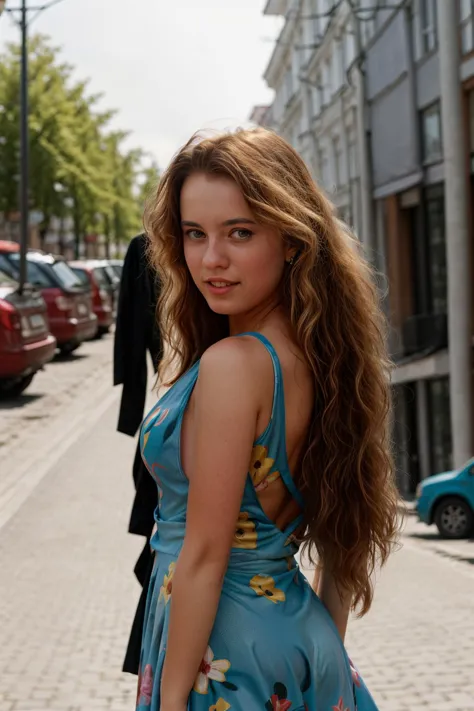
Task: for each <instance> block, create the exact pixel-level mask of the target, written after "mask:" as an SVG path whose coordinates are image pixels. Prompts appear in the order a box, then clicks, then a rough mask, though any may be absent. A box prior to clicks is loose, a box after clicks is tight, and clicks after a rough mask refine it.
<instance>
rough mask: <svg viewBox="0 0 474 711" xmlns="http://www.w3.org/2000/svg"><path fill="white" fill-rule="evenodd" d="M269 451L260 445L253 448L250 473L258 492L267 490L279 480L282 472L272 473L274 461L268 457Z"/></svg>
mask: <svg viewBox="0 0 474 711" xmlns="http://www.w3.org/2000/svg"><path fill="white" fill-rule="evenodd" d="M267 454H268V449H267V447H263V446H262V445H261V444H258V445H257V446H256V447H254V448H253V450H252V454H251V457H250V465H249V473H250V476H251V477H252V483H253V485H254V487H255V490H256V491H261V490H262V489H266V488H267V486H268V485H269V484H271V483H272V481H275V480H276V479H278V478H279V476H280V472H272V471H271V468H272V466H273V465H274V463H275V460H274V459H271V457H267Z"/></svg>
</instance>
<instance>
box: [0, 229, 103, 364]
mask: <svg viewBox="0 0 474 711" xmlns="http://www.w3.org/2000/svg"><path fill="white" fill-rule="evenodd" d="M8 244H9V246H8V248H5V247H4V245H5V243H1V242H0V268H4V269H5V268H8V269H9V270H10V272H9V273H10V274H11V275H12V276H13V277H14V278H17V277H18V274H19V261H20V251H19V247H18V245H16V244H14V245H13V247H16V249H12V246H11V243H8ZM2 265H6V266H3V267H2ZM26 266H27V278H28V281H29V282H30V283H31V284H33V285H34V286H36V287H37V288H38V289H40V291H41V293H42V295H43V298H44V300H45V301H46V306H47V309H48V318H49V325H50V329H51V333H52V334H53V336H55V338H56V340H57V344H58V348H59V349H60V351H61V353H63V354H64V355H67V354H69V353H72V352H73V351H75V350H76V348H78V347H79V346H80V344H81V343H82V342H83V341H86V340H89V339H90V338H93V337H94V335H95V334H96V333H97V316H96V315H95V314H94V313H93V310H92V296H91V292H90V289H88V288H85V287H84V285H83V284H81V282H80V281H79V279H78V277H77V276H76V275H75V274H74V272H73V271H72V269H71V268H70V267H69V266H68V265H67V263H66V262H65V261H64V260H63V259H62V258H61V257H54V256H52V255H48V254H42V253H39V252H28V254H27V260H26Z"/></svg>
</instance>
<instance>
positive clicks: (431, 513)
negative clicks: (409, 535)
mask: <svg viewBox="0 0 474 711" xmlns="http://www.w3.org/2000/svg"><path fill="white" fill-rule="evenodd" d="M416 499H417V500H416V510H417V512H418V516H419V518H420V521H422V522H423V523H426V524H428V525H431V524H433V523H435V524H436V526H437V528H438V531H439V532H440V534H441V536H442V537H443V538H467V537H468V536H469V534H470V533H472V531H473V529H474V458H473V459H470V460H469V461H468V462H467V463H466V464H465V465H464V466H463V467H461V469H458V470H456V471H452V472H445V473H443V474H435V475H434V476H430V477H428V478H427V479H424V480H423V481H422V482H421V483H420V484H419V485H418V489H417V492H416Z"/></svg>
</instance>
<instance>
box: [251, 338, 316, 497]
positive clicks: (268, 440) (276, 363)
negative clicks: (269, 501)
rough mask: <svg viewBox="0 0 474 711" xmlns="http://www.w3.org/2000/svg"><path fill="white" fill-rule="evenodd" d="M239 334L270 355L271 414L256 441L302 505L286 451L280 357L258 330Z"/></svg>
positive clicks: (283, 393)
mask: <svg viewBox="0 0 474 711" xmlns="http://www.w3.org/2000/svg"><path fill="white" fill-rule="evenodd" d="M239 336H253V337H254V338H256V339H258V340H259V341H260V342H261V343H262V344H263V345H264V346H265V348H266V349H267V351H268V352H269V354H270V356H271V359H272V363H273V372H274V377H275V384H274V390H273V405H272V414H271V418H270V422H269V423H268V427H267V428H266V430H265V432H264V433H263V434H262V435H261V437H259V439H258V440H257V443H258V444H263V445H265V446H268V448H269V456H270V457H271V458H272V459H274V460H275V463H276V466H278V469H279V471H280V476H281V478H282V479H283V481H284V483H285V486H286V487H287V489H288V490H289V491H290V493H291V495H292V496H293V498H294V499H295V500H296V501H297V502H298V504H299V505H300V506H301V507H303V503H304V502H303V496H302V495H301V492H300V491H299V489H298V487H297V486H296V484H295V482H294V480H293V477H292V476H291V472H290V467H289V464H288V456H287V452H286V411H285V392H284V388H283V373H282V369H281V363H280V359H279V357H278V354H277V352H276V350H275V348H274V347H273V345H272V344H271V343H270V341H269V340H268V338H266V336H264V335H263V334H262V333H258V331H248V332H245V333H239Z"/></svg>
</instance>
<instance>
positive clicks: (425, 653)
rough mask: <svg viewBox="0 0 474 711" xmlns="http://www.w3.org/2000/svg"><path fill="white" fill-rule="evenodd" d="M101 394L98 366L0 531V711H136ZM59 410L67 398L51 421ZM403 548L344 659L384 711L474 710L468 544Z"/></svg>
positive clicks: (126, 574) (122, 462)
mask: <svg viewBox="0 0 474 711" xmlns="http://www.w3.org/2000/svg"><path fill="white" fill-rule="evenodd" d="M89 345H90V346H91V348H95V346H96V345H97V346H99V350H100V345H101V344H89ZM109 350H110V344H109ZM104 351H105V346H104ZM109 357H110V354H109ZM90 358H91V359H93V358H94V355H93V354H92V355H90ZM81 363H82V361H81ZM74 367H75V366H74ZM81 367H82V366H81ZM58 372H59V371H58ZM45 375H46V373H45ZM69 375H71V377H72V373H69V371H68V376H67V377H69ZM83 375H84V378H86V379H87V377H86V376H87V371H84V373H83ZM58 377H59V376H58ZM106 380H107V381H108V382H109V383H110V372H109V371H107V368H106V367H105V366H104V367H103V368H102V371H101V375H100V376H97V379H96V380H95V381H94V382H95V386H94V388H93V389H95V390H96V392H95V401H96V404H95V409H94V408H93V407H92V406H91V407H90V408H89V410H88V424H87V426H85V425H84V424H82V425H81V428H80V429H79V430H78V433H77V437H76V439H75V441H74V440H73V439H72V435H71V438H70V440H68V446H67V448H66V449H65V450H64V451H63V452H62V453H61V454H60V455H59V457H58V456H56V458H55V460H54V461H53V460H51V462H52V463H51V464H50V466H49V469H48V470H47V472H46V473H45V474H44V475H43V476H42V478H41V479H40V480H38V481H37V482H36V484H35V486H34V488H32V489H31V490H30V492H29V495H28V497H27V498H26V500H25V501H23V503H22V504H21V506H20V507H19V508H18V510H16V511H12V510H10V512H9V516H8V518H7V517H5V521H4V525H3V528H1V529H0V571H1V575H0V670H1V672H0V709H1V711H43V710H49V709H50V710H51V711H131V709H133V708H134V698H135V679H134V677H131V676H129V675H125V674H123V673H122V672H121V664H122V660H123V654H124V650H125V644H126V640H127V637H128V633H129V629H130V624H131V621H132V617H133V613H134V609H135V605H136V602H137V599H138V595H139V587H138V584H137V583H136V581H135V580H134V577H133V574H132V569H133V565H134V562H135V560H136V557H137V556H138V554H139V552H140V549H141V543H142V541H141V539H139V538H136V537H134V536H130V535H128V534H127V533H126V529H127V523H128V516H129V511H130V504H131V500H132V495H133V487H132V479H131V463H132V459H133V455H134V447H135V443H134V442H133V440H132V439H130V438H128V437H125V436H123V435H119V434H117V433H116V432H115V426H116V419H117V407H118V398H119V395H120V393H119V391H118V390H116V391H115V392H113V391H111V388H110V386H109V392H108V394H106V395H104V393H105V390H104V392H103V393H102V394H101V395H100V400H99V403H98V404H97V400H98V395H99V393H98V389H99V384H100V383H102V382H105V381H106ZM38 383H40V381H39V380H38ZM62 387H63V386H62V385H58V388H59V391H61V392H62V389H61V388H62ZM74 393H75V395H74V397H77V398H78V399H79V400H80V398H81V396H82V395H83V396H84V397H85V398H86V400H85V402H87V398H88V397H89V396H86V395H85V394H84V390H83V389H81V388H79V390H74ZM111 393H112V394H111ZM90 397H91V399H90V402H93V398H92V395H91V396H90ZM44 400H45V401H46V397H45V399H44ZM69 405H70V397H69V395H68V396H65V397H64V398H63V405H62V406H58V413H59V411H60V410H61V408H64V409H63V410H62V411H63V412H67V411H68V407H69ZM83 407H84V405H83ZM25 412H26V411H25ZM3 414H4V413H0V417H2V416H3ZM38 436H39V435H38ZM35 442H36V438H35V437H33V438H32V439H31V441H30V435H29V433H28V436H26V437H25V438H24V439H23V442H22V444H21V446H20V447H19V448H17V449H15V450H11V458H9V463H10V468H11V469H12V470H14V471H15V470H16V466H15V457H18V461H20V463H22V462H23V463H24V461H26V454H27V453H25V451H24V450H31V449H32V448H34V447H35V446H36V445H35ZM29 454H30V455H31V451H29ZM22 466H23V467H24V464H22ZM1 471H2V473H1V474H0V481H1V480H2V479H3V477H4V470H3V468H2V470H1ZM32 471H34V468H33V469H32V468H31V467H30V469H28V470H26V469H25V474H24V477H23V478H22V479H21V480H20V481H19V482H18V485H19V486H20V487H23V486H25V485H26V477H28V476H29V474H31V472H32ZM7 474H8V472H7ZM403 544H404V545H403V548H402V549H401V551H400V552H398V553H396V554H395V555H394V556H393V557H392V560H391V561H390V562H389V564H388V565H387V568H386V569H385V570H384V571H383V573H382V574H380V576H379V580H378V583H377V588H376V596H375V602H374V606H373V609H372V610H371V612H370V613H369V615H368V616H367V617H365V618H363V619H362V620H352V621H351V623H350V628H349V633H348V640H347V646H348V650H349V652H350V654H351V656H352V657H353V659H354V661H355V662H356V664H357V665H358V666H359V668H360V670H361V672H362V673H363V675H364V678H365V679H366V681H367V683H368V685H369V687H370V689H371V690H372V692H373V694H374V697H375V699H376V701H377V703H378V705H379V708H380V711H408V710H410V711H414V710H415V709H429V710H430V711H441V709H443V711H469V710H473V709H474V674H473V672H472V660H473V659H474V565H471V564H470V562H469V561H470V560H472V558H473V557H474V543H472V542H462V543H456V544H451V543H443V542H441V541H439V539H437V538H436V537H435V534H434V531H432V530H431V529H429V528H426V527H424V526H421V524H418V523H417V522H416V520H415V518H414V517H409V519H408V520H407V524H406V531H405V534H404V537H403ZM447 551H449V552H447ZM249 711H253V709H249ZM324 711H326V710H324ZM328 711H329V710H328Z"/></svg>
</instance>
